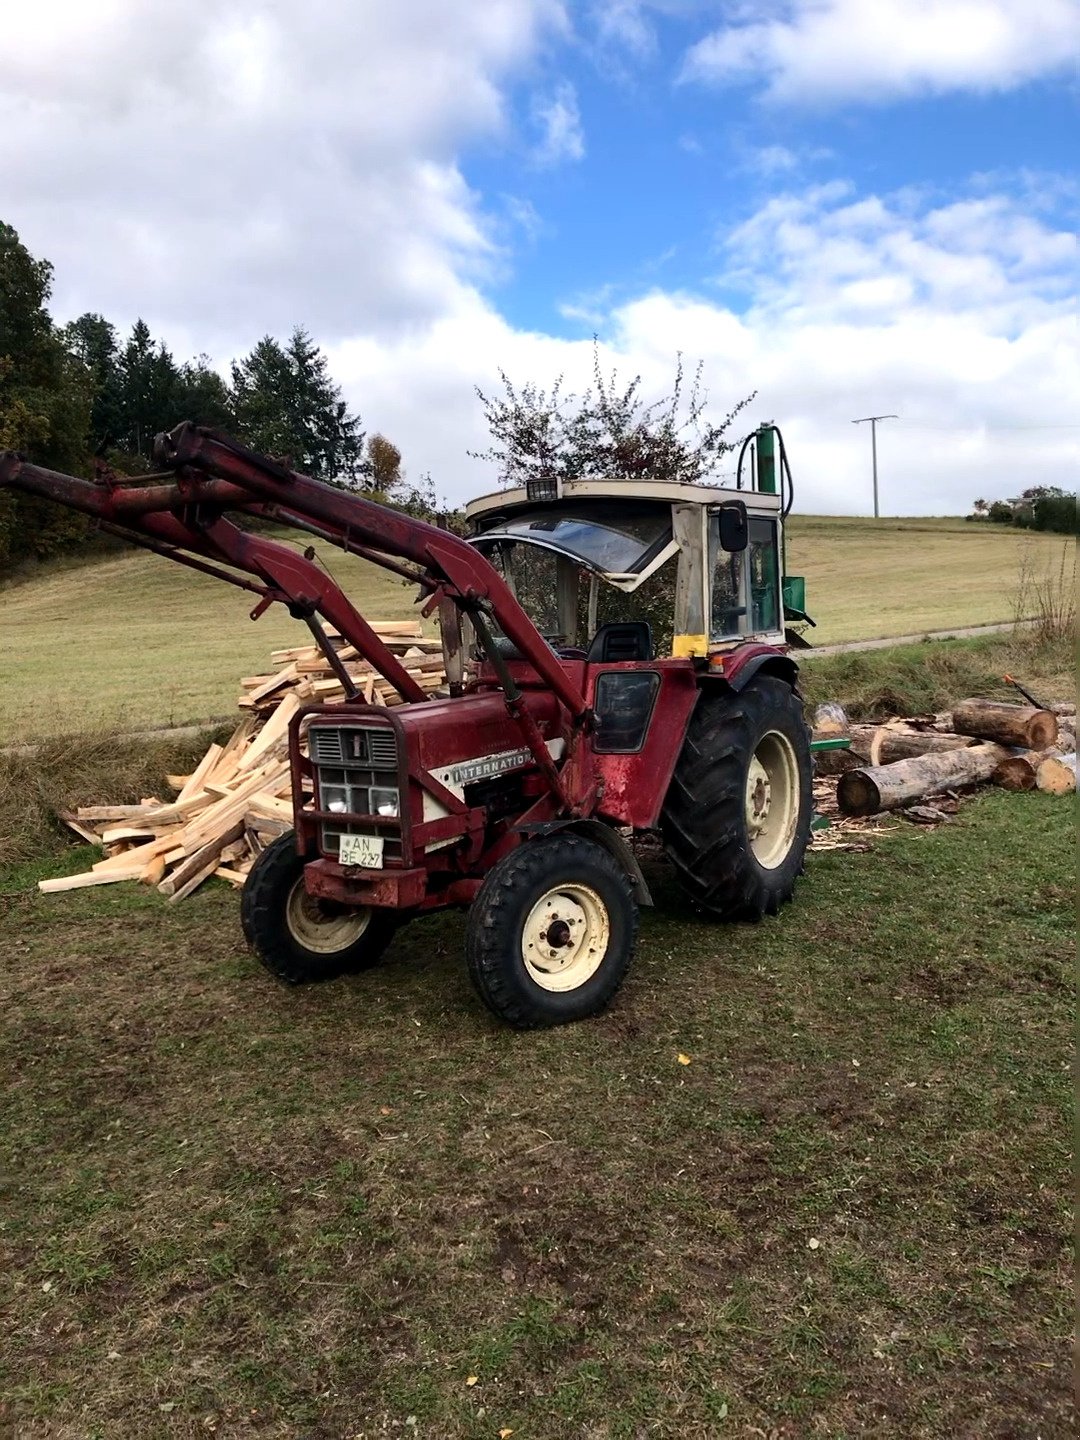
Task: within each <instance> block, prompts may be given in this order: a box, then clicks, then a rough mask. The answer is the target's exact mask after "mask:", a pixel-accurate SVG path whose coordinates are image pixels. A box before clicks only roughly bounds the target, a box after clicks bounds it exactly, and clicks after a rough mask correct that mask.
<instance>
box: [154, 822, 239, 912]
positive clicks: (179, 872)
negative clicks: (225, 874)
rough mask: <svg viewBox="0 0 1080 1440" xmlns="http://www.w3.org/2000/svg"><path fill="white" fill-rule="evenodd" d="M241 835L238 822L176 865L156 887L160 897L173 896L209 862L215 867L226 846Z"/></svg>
mask: <svg viewBox="0 0 1080 1440" xmlns="http://www.w3.org/2000/svg"><path fill="white" fill-rule="evenodd" d="M243 833H244V826H243V822H242V821H238V822H236V823H235V824H234V825H233V826H232V827H231V828H230V829H228V830H223V831H222V832H221V834H220V835H216V836H215V837H214V838H213V839H212V840H208V841H207V843H206V844H205V845H203V846H201V847H200V848H199V849H198V850H195V851H194V852H193V853H192V854H191V855H189V856H188V858H187V859H186V860H185V861H184V862H183V864H182V865H178V866H177V867H176V869H175V870H174V871H173V872H172V874H171V875H169V877H168V879H166V880H162V881H161V883H160V884H159V885H158V890H159V891H160V892H161V894H162V895H174V894H175V893H176V891H177V890H180V889H182V888H183V887H184V885H186V884H187V882H188V881H189V880H190V879H191V877H192V876H193V875H197V874H198V873H199V871H200V870H202V869H204V868H205V866H207V865H209V864H210V862H211V861H213V863H214V864H215V865H216V864H217V862H218V860H219V858H220V856H221V852H222V850H224V849H225V847H226V845H229V844H231V843H232V841H233V840H235V839H237V837H238V836H240V835H242V834H243Z"/></svg>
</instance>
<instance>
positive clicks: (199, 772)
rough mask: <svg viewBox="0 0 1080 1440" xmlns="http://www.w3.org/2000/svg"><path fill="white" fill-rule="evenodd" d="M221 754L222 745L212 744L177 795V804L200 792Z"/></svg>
mask: <svg viewBox="0 0 1080 1440" xmlns="http://www.w3.org/2000/svg"><path fill="white" fill-rule="evenodd" d="M220 756H221V746H220V745H211V746H210V747H209V749H208V750H207V752H206V754H205V755H204V756H203V758H202V759H201V760H200V761H199V763H198V765H196V766H195V769H194V770H193V771H192V772H191V774H190V775H189V776H188V778H187V782H186V784H185V785H184V788H183V789H182V790H181V791H180V794H179V795H178V796H177V797H176V801H177V804H180V803H181V802H182V801H184V800H188V799H190V797H191V796H192V795H195V794H197V793H198V791H199V789H200V788H201V786H202V782H203V781H204V780H205V779H206V777H207V775H209V774H210V772H211V771H212V770H213V768H214V766H215V765H216V764H217V762H218V760H219V758H220Z"/></svg>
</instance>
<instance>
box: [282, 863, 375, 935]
mask: <svg viewBox="0 0 1080 1440" xmlns="http://www.w3.org/2000/svg"><path fill="white" fill-rule="evenodd" d="M285 923H286V925H287V926H288V928H289V934H290V935H291V936H292V938H293V939H294V940H295V941H296V943H297V944H298V945H302V946H303V947H304V949H305V950H312V951H314V952H315V953H316V954H318V955H336V954H337V953H338V952H339V951H341V950H347V949H348V948H349V946H350V945H355V944H356V942H357V940H359V939H360V937H361V935H363V933H364V931H365V930H366V929H367V928H368V926H369V925H370V924H371V910H370V909H369V908H368V907H366V906H362V907H361V908H359V909H356V910H337V911H332V910H328V909H327V908H326V907H325V906H324V905H323V904H322V902H321V901H319V900H317V899H316V898H315V896H314V895H309V894H308V892H307V890H306V889H305V888H304V877H303V876H302V875H301V876H300V877H299V879H298V880H297V881H296V883H295V885H294V886H293V887H292V889H291V890H290V891H289V898H288V901H287V902H286V905H285Z"/></svg>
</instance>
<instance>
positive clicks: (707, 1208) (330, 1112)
mask: <svg viewBox="0 0 1080 1440" xmlns="http://www.w3.org/2000/svg"><path fill="white" fill-rule="evenodd" d="M1074 821H1075V812H1074V809H1073V806H1072V804H1071V803H1070V802H1068V801H1054V800H1050V799H1048V798H1047V797H1043V796H1040V795H1031V796H1009V795H1005V794H1002V793H991V794H986V795H983V796H981V797H979V798H978V799H976V800H974V801H972V802H971V803H970V804H969V805H966V806H965V807H964V808H963V810H962V811H961V814H960V816H959V818H958V819H957V820H956V821H954V822H953V823H952V824H950V825H948V826H946V827H944V828H942V829H941V830H939V831H936V832H934V833H925V832H923V831H919V830H916V829H915V828H913V827H908V826H903V825H899V826H897V827H896V828H895V829H894V830H893V831H892V832H890V833H888V834H886V835H884V836H881V837H879V838H878V839H876V841H875V849H874V851H873V852H872V853H867V854H850V853H845V852H830V853H822V854H817V855H812V856H811V858H810V863H809V870H808V874H807V875H806V877H805V879H804V880H803V882H802V884H801V887H800V890H799V893H798V895H797V899H796V902H795V903H794V904H793V905H791V906H789V907H788V908H787V909H786V910H785V912H784V913H783V915H782V916H781V917H779V918H778V919H777V920H774V921H769V922H767V923H765V924H763V925H762V926H760V927H748V926H739V927H731V928H725V929H715V928H712V927H708V926H704V925H701V924H699V923H697V922H695V921H694V920H693V919H692V918H690V917H689V916H688V915H687V914H685V913H684V911H683V910H682V908H681V906H680V904H679V901H678V899H677V896H676V894H675V893H674V891H673V890H672V889H671V888H670V886H669V885H668V883H667V882H666V880H665V876H664V872H663V871H662V870H658V871H657V873H656V875H655V876H654V877H653V878H654V880H656V882H657V892H658V899H659V901H660V904H659V906H658V908H657V909H656V910H655V911H653V912H651V913H649V914H647V916H646V918H645V922H644V925H643V933H642V939H641V944H640V947H639V953H638V959H637V962H636V967H635V969H634V970H633V971H632V973H631V977H630V979H629V981H628V983H627V985H626V987H625V989H624V990H623V992H622V993H621V995H620V997H619V998H618V1000H617V1002H616V1004H615V1005H614V1006H613V1008H612V1009H611V1011H610V1012H609V1013H608V1014H607V1015H606V1016H604V1017H603V1018H601V1019H599V1020H597V1021H595V1022H592V1023H588V1024H583V1025H578V1026H575V1027H571V1028H567V1029H563V1030H558V1031H554V1032H547V1033H538V1034H525V1035H522V1034H515V1033H513V1032H511V1031H509V1030H505V1029H502V1028H500V1027H498V1026H497V1025H496V1024H495V1023H494V1022H493V1021H492V1020H491V1019H490V1018H489V1017H488V1016H487V1014H486V1012H485V1011H483V1009H482V1008H481V1006H480V1004H479V1002H478V1001H477V1000H476V999H475V997H474V996H473V994H472V992H471V991H470V989H469V986H468V982H467V979H466V976H465V973H464V967H463V964H462V960H461V942H462V928H463V927H462V922H461V920H460V918H458V917H456V916H454V917H441V918H429V919H427V920H425V921H423V922H420V923H417V924H415V925H414V926H413V927H412V928H411V929H409V930H407V931H405V932H404V933H403V935H402V936H401V937H399V940H398V941H397V942H396V944H395V946H394V947H393V948H392V950H391V952H390V954H389V956H388V957H387V960H386V962H385V963H384V964H383V965H382V966H381V967H379V968H378V969H377V970H375V971H373V972H370V973H368V974H366V975H360V976H356V977H354V978H350V979H346V980H342V981H338V982H335V983H333V984H330V985H326V986H322V987H317V988H311V989H306V990H298V991H288V990H285V989H282V988H279V987H278V986H276V985H275V984H273V983H272V982H271V981H270V980H269V979H268V978H267V977H266V976H264V975H263V974H262V973H261V972H260V971H259V969H258V967H257V965H256V964H255V962H254V961H253V959H252V958H251V957H250V956H249V955H248V954H247V952H246V951H245V950H244V948H243V945H242V942H241V940H240V937H239V931H238V925H237V916H236V911H237V900H236V897H235V895H234V894H233V893H232V892H231V891H228V890H227V889H226V888H225V887H224V886H222V885H219V884H211V885H208V886H207V887H205V888H204V890H203V891H201V892H199V893H198V894H196V895H195V896H194V897H193V898H192V899H191V900H189V901H187V902H185V903H184V904H182V905H179V906H176V907H170V906H168V905H166V904H164V903H163V902H162V901H161V900H160V897H158V896H157V895H156V894H153V893H149V892H146V891H142V890H139V889H137V888H135V887H127V886H118V887H113V888H109V889H106V890H101V891H92V890H90V891H80V892H72V893H70V894H67V895H58V896H49V897H41V896H39V895H38V894H37V893H36V892H35V890H34V888H33V882H34V880H35V879H36V878H37V877H38V876H39V875H41V874H44V873H46V872H47V871H48V872H50V873H52V872H55V871H57V870H58V869H61V868H66V869H70V870H77V869H80V868H82V867H83V866H84V865H85V863H86V860H87V858H88V855H87V852H86V851H84V850H73V851H70V852H67V853H66V854H64V855H63V856H62V857H60V858H56V857H54V858H53V859H52V860H50V861H48V862H42V863H40V864H37V865H34V866H29V865H23V866H21V867H19V868H14V869H8V870H7V871H6V872H4V873H3V876H2V879H0V906H2V908H3V912H4V922H5V924H4V929H5V936H6V941H7V943H6V946H5V964H4V967H3V981H2V984H3V996H2V1002H0V1003H2V1010H0V1015H2V1019H0V1024H2V1026H3V1054H4V1058H5V1066H4V1080H3V1084H4V1096H3V1104H4V1125H3V1127H2V1131H0V1145H2V1147H3V1154H2V1169H3V1175H4V1180H5V1185H6V1193H5V1196H4V1204H3V1207H2V1211H0V1214H2V1239H3V1246H4V1251H5V1256H4V1265H3V1268H4V1273H5V1275H6V1276H7V1277H9V1281H10V1283H9V1285H8V1286H6V1287H5V1288H4V1292H3V1297H2V1300H0V1334H2V1335H3V1340H2V1341H0V1367H2V1368H0V1394H2V1395H4V1396H5V1397H7V1411H6V1419H7V1421H8V1423H9V1425H10V1424H12V1422H14V1424H15V1426H16V1430H17V1433H19V1434H23V1433H25V1434H27V1435H48V1436H50V1437H53V1436H56V1437H69V1436H70V1437H80V1440H82V1437H95V1436H100V1437H102V1440H112V1437H117V1436H119V1437H128V1436H132V1437H134V1436H147V1435H155V1436H156V1435H162V1436H177V1437H188V1436H190V1437H194V1436H206V1435H219V1436H238V1437H240V1436H249V1435H258V1436H266V1437H270V1436H282V1437H285V1436H303V1437H306V1440H340V1437H345V1436H363V1437H375V1436H404V1437H408V1436H413V1435H416V1436H429V1437H433V1440H435V1437H437V1440H456V1437H462V1440H464V1437H470V1440H471V1437H476V1440H481V1437H496V1436H499V1435H500V1434H501V1435H502V1436H503V1437H504V1440H506V1437H507V1436H508V1434H509V1432H511V1431H512V1432H513V1436H514V1437H515V1440H563V1437H573V1436H579V1437H590V1440H600V1437H605V1440H606V1437H611V1440H615V1437H627V1440H629V1437H638V1436H650V1437H651V1436H660V1437H669V1436H670V1437H676V1436H677V1437H711V1436H719V1435H728V1434H730V1435H733V1436H762V1435H765V1436H774V1437H779V1436H784V1437H789V1436H790V1437H801V1436H813V1435H823V1436H830V1437H842V1436H850V1437H854V1436H867V1435H873V1436H875V1437H877V1436H883V1437H885V1436H896V1437H904V1440H911V1437H946V1436H947V1437H973V1440H974V1437H978V1440H989V1437H1002V1440H1004V1437H1019V1436H1031V1437H1034V1436H1036V1435H1039V1436H1041V1437H1043V1440H1051V1437H1059V1436H1060V1437H1064V1436H1071V1435H1072V1434H1073V1433H1074V1430H1073V1418H1072V1413H1071V1404H1070V1399H1069V1382H1068V1363H1069V1354H1068V1347H1069V1338H1070V1332H1071V1299H1070V1293H1069V1262H1068V1241H1069V1223H1070V1222H1069V1207H1070V1189H1071V1184H1070V1156H1069V1128H1070V1111H1071V1085H1070V1078H1069V1069H1068V1064H1069V1052H1070V1047H1071V1001H1070V994H1069V982H1068V976H1069V969H1070V965H1071V960H1072V955H1073V952H1074V946H1075V942H1074V913H1073V886H1074V876H1073V869H1072V836H1073V824H1074ZM680 1054H682V1055H685V1056H688V1057H689V1059H690V1063H689V1064H688V1065H685V1064H681V1063H680V1062H679V1056H680ZM0 1413H2V1412H0ZM19 1425H21V1426H22V1427H23V1428H22V1429H18V1428H17V1427H18V1426H19Z"/></svg>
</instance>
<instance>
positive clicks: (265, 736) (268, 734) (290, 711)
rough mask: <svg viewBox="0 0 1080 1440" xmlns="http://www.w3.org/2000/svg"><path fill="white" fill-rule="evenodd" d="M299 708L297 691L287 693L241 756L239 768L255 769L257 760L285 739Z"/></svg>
mask: <svg viewBox="0 0 1080 1440" xmlns="http://www.w3.org/2000/svg"><path fill="white" fill-rule="evenodd" d="M299 709H300V701H299V700H298V699H297V697H296V695H295V693H290V694H288V695H286V696H285V698H284V699H283V700H282V702H281V704H280V705H279V706H278V707H277V709H276V710H275V711H274V713H273V715H271V716H270V719H269V720H268V721H267V722H266V724H265V725H264V726H263V728H262V729H261V730H260V731H259V733H258V735H256V736H255V739H254V740H253V741H252V742H251V744H250V745H249V746H248V748H247V750H246V751H245V752H244V754H243V755H242V756H241V759H240V764H239V766H238V767H237V768H238V769H240V770H251V769H253V768H254V765H255V762H256V761H257V760H259V759H261V758H262V757H263V756H264V755H265V754H266V752H267V751H268V750H270V749H271V748H272V747H273V746H274V745H277V744H278V743H279V742H280V741H282V740H284V739H285V737H286V735H287V733H288V730H289V724H290V722H291V720H292V718H293V716H294V715H295V714H296V712H297V711H298V710H299Z"/></svg>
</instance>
